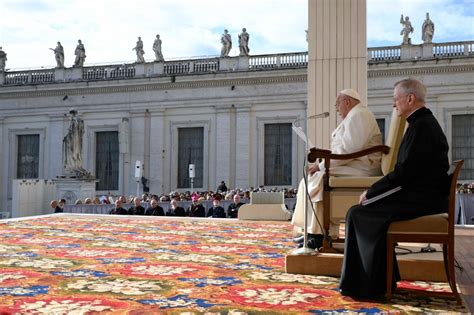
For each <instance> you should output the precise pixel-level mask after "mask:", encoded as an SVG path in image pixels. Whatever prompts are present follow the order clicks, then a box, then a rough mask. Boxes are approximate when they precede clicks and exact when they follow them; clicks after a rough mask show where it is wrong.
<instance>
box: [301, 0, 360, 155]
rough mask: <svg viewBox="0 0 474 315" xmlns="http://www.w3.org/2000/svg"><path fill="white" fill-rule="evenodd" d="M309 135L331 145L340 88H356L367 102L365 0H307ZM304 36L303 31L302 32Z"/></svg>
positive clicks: (322, 144) (323, 145)
mask: <svg viewBox="0 0 474 315" xmlns="http://www.w3.org/2000/svg"><path fill="white" fill-rule="evenodd" d="M308 24H309V28H308V45H309V47H308V55H309V56H308V110H307V112H308V116H311V115H314V114H317V113H322V112H329V113H330V117H329V118H325V119H318V120H310V121H308V136H309V139H310V140H311V142H313V144H314V145H315V146H316V147H321V148H329V147H330V141H329V140H330V135H331V132H332V131H333V130H334V129H335V128H336V126H337V124H338V122H339V120H340V118H339V117H338V114H337V112H336V108H335V107H334V104H335V99H336V96H337V93H338V91H340V90H342V89H344V88H353V89H356V90H357V91H358V92H359V93H360V95H361V97H362V103H364V104H366V103H367V39H366V28H367V26H366V0H308ZM302 36H303V35H302Z"/></svg>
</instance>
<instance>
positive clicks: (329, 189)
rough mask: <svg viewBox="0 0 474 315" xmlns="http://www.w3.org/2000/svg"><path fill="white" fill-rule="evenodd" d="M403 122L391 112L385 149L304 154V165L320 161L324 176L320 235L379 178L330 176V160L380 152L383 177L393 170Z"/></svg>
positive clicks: (328, 244)
mask: <svg viewBox="0 0 474 315" xmlns="http://www.w3.org/2000/svg"><path fill="white" fill-rule="evenodd" d="M405 123H406V120H405V119H403V118H401V117H399V116H398V114H397V112H396V110H395V109H394V110H393V112H392V117H391V121H390V127H389V132H388V136H387V139H386V141H385V143H386V145H379V146H375V147H372V148H368V149H366V150H363V151H359V152H354V153H351V154H333V153H332V152H331V151H329V150H322V149H316V148H312V149H311V150H310V152H309V153H308V161H309V162H315V161H316V160H317V159H324V167H325V173H324V178H323V183H324V184H323V187H324V188H323V208H324V210H323V223H322V225H323V230H324V235H330V234H329V228H330V222H333V223H334V224H339V222H341V221H342V220H344V219H345V217H346V213H347V210H349V208H350V207H351V206H353V205H355V204H357V203H358V202H359V196H360V194H361V193H362V192H363V191H364V190H366V189H368V188H369V187H370V186H371V185H372V184H373V183H375V182H376V181H378V180H379V179H380V178H381V176H372V177H356V176H350V177H349V176H343V177H342V176H338V177H336V176H331V174H330V171H331V169H330V168H331V160H347V159H354V158H357V157H361V156H365V155H368V154H371V153H375V152H382V174H383V175H386V174H388V173H389V172H391V171H392V170H393V169H394V167H395V162H396V160H397V154H398V148H399V147H400V142H401V140H402V137H403V133H404V131H405ZM332 242H333V240H332V239H330V238H328V237H325V239H324V241H323V247H322V248H321V249H320V251H322V252H333V251H334V250H333V248H332Z"/></svg>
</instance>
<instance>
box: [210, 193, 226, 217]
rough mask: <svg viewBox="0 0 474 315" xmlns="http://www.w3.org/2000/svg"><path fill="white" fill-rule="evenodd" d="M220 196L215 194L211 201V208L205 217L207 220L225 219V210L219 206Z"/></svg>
mask: <svg viewBox="0 0 474 315" xmlns="http://www.w3.org/2000/svg"><path fill="white" fill-rule="evenodd" d="M221 199H222V196H221V195H220V194H215V195H214V198H213V200H212V207H211V208H209V211H208V213H207V217H209V218H225V217H226V216H225V210H224V208H222V206H221Z"/></svg>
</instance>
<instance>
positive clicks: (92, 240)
mask: <svg viewBox="0 0 474 315" xmlns="http://www.w3.org/2000/svg"><path fill="white" fill-rule="evenodd" d="M291 230H292V227H291V225H289V224H288V223H287V222H283V223H256V222H239V221H234V220H229V221H228V222H217V221H212V220H208V221H204V220H202V221H178V220H176V221H172V220H162V219H160V218H156V219H155V218H152V219H151V220H144V219H140V218H127V219H123V218H117V217H112V216H111V217H110V218H104V217H93V216H81V217H77V216H55V217H44V218H38V219H30V220H22V221H11V222H5V223H0V314H18V313H21V314H24V313H32V314H53V313H54V314H70V313H74V314H86V313H101V314H154V313H156V314H158V313H160V314H162V313H172V314H181V313H188V314H189V313H191V314H192V313H207V312H209V313H221V314H227V313H229V314H290V313H291V314H293V313H298V314H300V313H316V314H320V313H325V312H332V313H340V312H361V313H391V314H397V313H406V312H429V313H434V312H467V309H466V308H465V307H464V306H457V305H456V303H455V301H454V300H451V299H440V298H433V297H429V296H428V295H426V296H415V295H411V294H400V295H396V296H395V297H394V299H393V300H392V302H391V304H383V303H373V302H361V301H355V300H353V299H351V298H348V297H344V296H341V294H340V293H339V291H338V279H337V278H331V277H321V276H309V275H293V274H286V273H284V261H285V253H287V252H288V251H289V250H291V249H292V248H293V244H292V243H291ZM401 286H404V287H409V288H418V289H419V290H431V291H445V290H449V287H448V286H446V285H445V284H439V283H426V282H404V283H402V284H401Z"/></svg>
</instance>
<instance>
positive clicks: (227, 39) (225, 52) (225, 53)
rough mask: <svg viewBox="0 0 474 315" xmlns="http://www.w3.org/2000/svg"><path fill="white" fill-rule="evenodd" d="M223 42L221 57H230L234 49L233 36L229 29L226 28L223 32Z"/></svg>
mask: <svg viewBox="0 0 474 315" xmlns="http://www.w3.org/2000/svg"><path fill="white" fill-rule="evenodd" d="M221 43H222V49H221V57H229V53H230V50H231V49H232V38H231V36H230V34H229V31H228V30H224V34H222V37H221Z"/></svg>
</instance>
